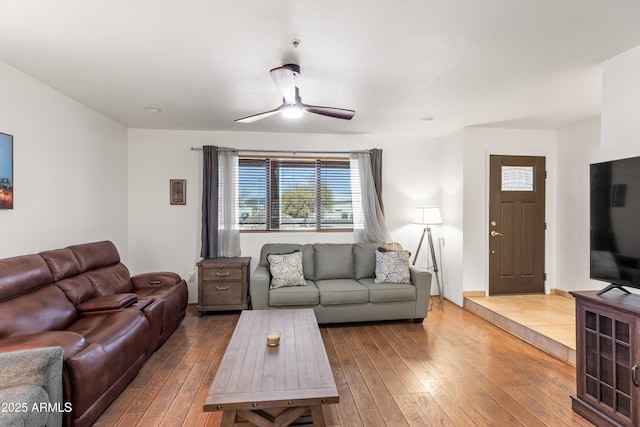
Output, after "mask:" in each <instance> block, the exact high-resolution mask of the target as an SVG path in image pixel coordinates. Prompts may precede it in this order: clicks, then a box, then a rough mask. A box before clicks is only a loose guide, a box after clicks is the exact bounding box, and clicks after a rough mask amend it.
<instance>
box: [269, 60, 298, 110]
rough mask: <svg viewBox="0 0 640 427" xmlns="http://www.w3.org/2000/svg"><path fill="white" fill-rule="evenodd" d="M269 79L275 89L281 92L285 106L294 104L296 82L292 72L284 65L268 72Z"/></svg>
mask: <svg viewBox="0 0 640 427" xmlns="http://www.w3.org/2000/svg"><path fill="white" fill-rule="evenodd" d="M269 73H270V74H271V79H272V80H273V82H274V83H275V84H276V87H277V88H278V89H280V92H282V97H283V98H284V103H285V104H294V103H295V102H296V82H295V79H294V75H293V70H292V69H291V68H289V67H287V66H285V65H283V66H282V67H277V68H274V69H272V70H271V71H269Z"/></svg>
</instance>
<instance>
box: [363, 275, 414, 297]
mask: <svg viewBox="0 0 640 427" xmlns="http://www.w3.org/2000/svg"><path fill="white" fill-rule="evenodd" d="M359 282H360V283H362V284H363V285H364V286H366V287H367V288H369V300H370V301H371V302H394V301H415V300H416V298H417V294H416V287H415V286H413V285H412V284H404V283H375V279H373V278H367V279H361V280H359Z"/></svg>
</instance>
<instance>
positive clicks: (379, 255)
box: [375, 250, 411, 283]
mask: <svg viewBox="0 0 640 427" xmlns="http://www.w3.org/2000/svg"><path fill="white" fill-rule="evenodd" d="M375 283H411V273H410V272H409V252H408V251H402V252H396V251H390V252H384V251H379V250H378V251H376V278H375Z"/></svg>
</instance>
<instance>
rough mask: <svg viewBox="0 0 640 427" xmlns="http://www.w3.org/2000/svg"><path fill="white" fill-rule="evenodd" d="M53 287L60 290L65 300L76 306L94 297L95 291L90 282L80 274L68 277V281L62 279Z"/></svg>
mask: <svg viewBox="0 0 640 427" xmlns="http://www.w3.org/2000/svg"><path fill="white" fill-rule="evenodd" d="M55 285H56V286H57V287H59V288H60V289H62V291H63V292H64V294H65V295H66V296H67V298H69V301H71V302H72V303H73V305H76V306H77V305H78V304H80V303H82V302H84V301H86V300H89V299H91V298H94V297H95V296H96V291H95V289H93V286H92V285H91V282H90V281H89V279H88V278H87V277H86V276H84V275H82V274H81V275H79V276H74V277H69V278H68V279H62V280H60V281H58V282H56V283H55Z"/></svg>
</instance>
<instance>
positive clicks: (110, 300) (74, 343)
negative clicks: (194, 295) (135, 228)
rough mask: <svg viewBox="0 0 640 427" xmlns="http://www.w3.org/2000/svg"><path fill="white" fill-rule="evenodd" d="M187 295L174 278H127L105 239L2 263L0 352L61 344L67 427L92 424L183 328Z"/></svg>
mask: <svg viewBox="0 0 640 427" xmlns="http://www.w3.org/2000/svg"><path fill="white" fill-rule="evenodd" d="M187 298H188V293H187V285H186V283H185V281H184V280H182V279H181V278H180V276H178V275H177V274H175V273H166V272H163V273H150V274H142V275H138V276H134V277H130V275H129V270H128V269H127V267H125V266H124V264H122V263H121V262H120V255H119V254H118V250H117V249H116V247H115V246H114V245H113V243H111V242H108V241H104V242H96V243H87V244H82V245H76V246H70V247H68V248H64V249H57V250H52V251H46V252H41V253H40V254H33V255H23V256H18V257H14V258H6V259H0V352H7V351H14V350H22V349H28V348H38V347H50V346H60V347H62V349H63V356H64V369H63V378H62V379H63V390H64V401H65V402H71V408H70V410H69V411H68V412H65V413H64V414H63V419H64V425H66V426H89V425H91V424H92V423H93V422H94V421H95V420H96V419H97V418H98V417H99V416H100V414H101V413H102V412H103V411H104V410H105V409H106V408H107V407H108V406H109V404H110V403H111V402H112V401H113V400H114V399H115V398H116V397H117V396H118V394H119V393H120V392H121V391H122V390H123V389H124V388H125V387H126V386H127V384H129V382H131V380H132V379H133V378H134V377H135V376H136V375H137V373H138V371H140V369H141V368H142V366H143V365H144V362H145V360H146V359H147V358H148V357H149V356H150V355H151V354H152V353H153V351H155V350H156V349H157V348H159V347H160V346H161V345H162V344H163V343H164V342H165V341H166V340H167V339H168V338H169V336H170V335H171V334H172V333H173V331H174V330H175V329H176V328H177V327H178V326H179V325H180V322H181V321H182V319H183V318H184V316H185V313H186V307H187ZM65 408H67V409H68V408H69V405H67V406H66V407H65Z"/></svg>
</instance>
